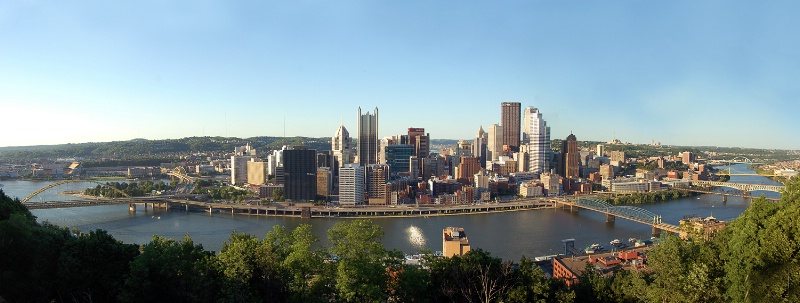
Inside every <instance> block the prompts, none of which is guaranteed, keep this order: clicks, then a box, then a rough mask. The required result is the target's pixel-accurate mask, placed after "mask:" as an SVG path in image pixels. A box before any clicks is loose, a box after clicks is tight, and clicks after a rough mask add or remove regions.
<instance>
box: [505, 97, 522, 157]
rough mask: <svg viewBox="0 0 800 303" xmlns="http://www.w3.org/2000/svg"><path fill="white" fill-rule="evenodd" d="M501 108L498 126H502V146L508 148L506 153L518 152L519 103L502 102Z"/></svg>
mask: <svg viewBox="0 0 800 303" xmlns="http://www.w3.org/2000/svg"><path fill="white" fill-rule="evenodd" d="M500 106H501V112H500V114H501V119H500V124H501V125H502V126H503V143H502V144H503V145H505V146H508V152H509V154H510V153H516V152H518V151H519V142H520V141H519V139H520V138H519V132H520V125H519V124H520V123H519V120H520V106H521V105H520V103H519V102H503V103H501V104H500Z"/></svg>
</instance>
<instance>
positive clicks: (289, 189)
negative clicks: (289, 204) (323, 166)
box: [283, 146, 317, 202]
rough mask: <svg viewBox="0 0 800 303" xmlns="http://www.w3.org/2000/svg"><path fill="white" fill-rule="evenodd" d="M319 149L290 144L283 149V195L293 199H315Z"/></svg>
mask: <svg viewBox="0 0 800 303" xmlns="http://www.w3.org/2000/svg"><path fill="white" fill-rule="evenodd" d="M316 157H317V151H316V150H313V149H308V148H307V147H305V146H290V147H287V148H286V149H285V150H284V151H283V176H284V182H285V186H284V188H283V196H284V197H286V199H290V200H292V201H295V202H297V201H314V197H315V196H316V194H317V165H316V164H317V162H316Z"/></svg>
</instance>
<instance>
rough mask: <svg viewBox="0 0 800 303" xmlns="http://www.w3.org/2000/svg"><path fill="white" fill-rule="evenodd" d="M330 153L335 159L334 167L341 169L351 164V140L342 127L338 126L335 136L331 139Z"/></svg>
mask: <svg viewBox="0 0 800 303" xmlns="http://www.w3.org/2000/svg"><path fill="white" fill-rule="evenodd" d="M331 151H332V152H333V157H334V158H336V162H337V165H336V166H339V167H341V166H342V165H344V164H347V163H353V140H352V139H351V138H350V132H348V131H347V129H346V128H345V127H344V125H340V126H339V129H338V130H336V134H335V135H333V137H332V138H331Z"/></svg>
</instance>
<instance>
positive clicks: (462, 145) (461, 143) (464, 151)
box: [456, 140, 473, 157]
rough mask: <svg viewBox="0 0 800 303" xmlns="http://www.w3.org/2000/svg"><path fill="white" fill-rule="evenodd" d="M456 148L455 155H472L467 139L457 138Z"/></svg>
mask: <svg viewBox="0 0 800 303" xmlns="http://www.w3.org/2000/svg"><path fill="white" fill-rule="evenodd" d="M457 146H458V148H457V149H456V156H460V157H472V156H473V155H472V143H470V142H469V141H467V140H458V145H457Z"/></svg>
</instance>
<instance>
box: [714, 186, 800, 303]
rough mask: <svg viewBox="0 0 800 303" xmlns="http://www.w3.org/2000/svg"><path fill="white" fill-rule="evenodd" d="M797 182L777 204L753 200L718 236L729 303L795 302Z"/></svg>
mask: <svg viewBox="0 0 800 303" xmlns="http://www.w3.org/2000/svg"><path fill="white" fill-rule="evenodd" d="M799 203H800V180H798V179H797V178H793V179H792V181H790V182H789V183H787V184H786V187H785V189H784V192H783V193H782V195H781V200H780V201H778V202H775V203H773V202H768V201H767V200H766V199H764V198H763V197H762V198H758V199H754V200H753V202H752V203H751V205H750V207H749V208H748V209H747V210H746V211H745V212H744V214H742V215H741V216H740V217H739V218H737V219H736V220H734V221H733V222H731V223H730V224H729V226H728V228H727V229H726V231H725V233H724V234H723V237H722V238H724V241H725V242H723V243H724V244H723V245H724V247H725V253H724V254H723V255H722V258H723V260H724V261H725V277H726V281H727V282H728V289H727V295H728V296H729V297H730V299H731V300H733V301H739V302H756V301H785V302H796V301H800V253H798V252H800V220H798V218H800V204H799Z"/></svg>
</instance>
